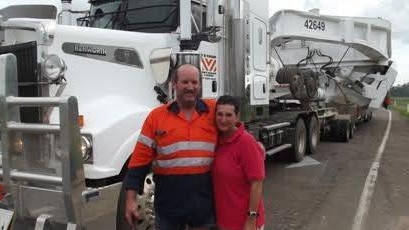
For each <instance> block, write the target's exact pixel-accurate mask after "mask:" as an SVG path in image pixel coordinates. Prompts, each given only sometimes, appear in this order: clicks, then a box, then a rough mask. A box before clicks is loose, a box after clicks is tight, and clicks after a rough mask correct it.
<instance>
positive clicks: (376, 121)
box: [264, 110, 409, 230]
mask: <svg viewBox="0 0 409 230" xmlns="http://www.w3.org/2000/svg"><path fill="white" fill-rule="evenodd" d="M388 120H389V112H388V111H385V110H380V111H377V112H376V113H375V114H374V116H373V119H372V120H371V121H370V122H369V123H365V124H362V125H360V126H359V127H358V128H357V129H356V130H355V134H354V138H353V139H352V140H350V141H349V142H348V143H336V142H321V143H320V145H319V147H318V152H317V154H314V155H309V156H308V157H307V158H306V160H304V161H303V162H302V163H301V164H293V163H291V162H289V161H288V160H286V157H285V155H283V154H281V155H277V156H274V157H273V159H270V160H267V161H266V178H267V179H266V180H265V184H264V197H265V203H266V215H267V217H266V226H265V229H266V230H409V120H407V119H404V118H402V117H401V116H400V115H399V114H397V113H395V112H392V116H391V125H390V133H389V135H385V133H386V130H387V127H388ZM386 139H387V140H386ZM385 141H386V142H385ZM382 142H385V144H386V145H385V146H384V151H381V150H382V148H381V149H380V146H381V143H382ZM377 157H378V161H377V162H375V163H374V161H376V158H377Z"/></svg>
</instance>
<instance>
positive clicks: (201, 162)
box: [154, 157, 213, 168]
mask: <svg viewBox="0 0 409 230" xmlns="http://www.w3.org/2000/svg"><path fill="white" fill-rule="evenodd" d="M212 162H213V158H212V157H183V158H177V159H171V160H156V161H155V164H154V165H155V166H158V167H161V168H172V167H194V166H208V165H210V164H211V163H212Z"/></svg>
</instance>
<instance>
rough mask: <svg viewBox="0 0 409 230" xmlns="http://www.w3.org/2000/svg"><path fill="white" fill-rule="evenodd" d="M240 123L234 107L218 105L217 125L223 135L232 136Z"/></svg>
mask: <svg viewBox="0 0 409 230" xmlns="http://www.w3.org/2000/svg"><path fill="white" fill-rule="evenodd" d="M238 121H239V118H238V116H237V114H236V113H235V112H234V106H233V105H217V107H216V125H217V129H218V130H219V132H221V133H222V134H232V133H233V132H234V131H235V129H236V124H237V122H238Z"/></svg>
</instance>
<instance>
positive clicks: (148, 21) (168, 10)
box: [78, 0, 179, 33]
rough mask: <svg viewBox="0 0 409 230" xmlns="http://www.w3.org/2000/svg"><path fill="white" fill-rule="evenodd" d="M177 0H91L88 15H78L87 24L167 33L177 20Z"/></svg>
mask: <svg viewBox="0 0 409 230" xmlns="http://www.w3.org/2000/svg"><path fill="white" fill-rule="evenodd" d="M178 2H179V1H178V0H94V1H91V9H90V15H89V16H87V17H83V18H80V19H78V24H79V25H85V26H89V27H97V28H107V29H117V30H127V31H140V32H150V33H169V32H172V31H175V30H176V28H177V27H178V24H179V11H178V6H179V4H178Z"/></svg>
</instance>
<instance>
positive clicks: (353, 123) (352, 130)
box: [349, 121, 355, 139]
mask: <svg viewBox="0 0 409 230" xmlns="http://www.w3.org/2000/svg"><path fill="white" fill-rule="evenodd" d="M354 132H355V122H353V121H351V122H350V127H349V139H352V138H354Z"/></svg>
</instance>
